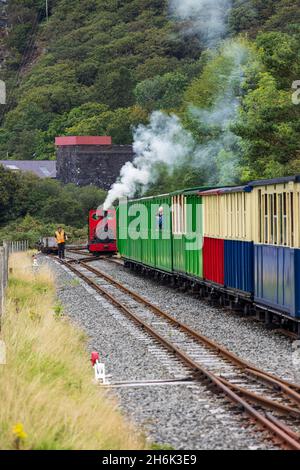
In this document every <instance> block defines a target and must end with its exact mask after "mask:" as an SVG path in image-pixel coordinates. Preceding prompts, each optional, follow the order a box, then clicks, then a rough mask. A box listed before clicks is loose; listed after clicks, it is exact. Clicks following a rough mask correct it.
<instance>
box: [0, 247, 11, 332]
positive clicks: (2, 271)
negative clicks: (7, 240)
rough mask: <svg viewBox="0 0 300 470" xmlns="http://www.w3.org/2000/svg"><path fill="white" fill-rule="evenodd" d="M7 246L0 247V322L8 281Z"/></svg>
mask: <svg viewBox="0 0 300 470" xmlns="http://www.w3.org/2000/svg"><path fill="white" fill-rule="evenodd" d="M8 257H9V251H8V246H7V245H5V244H4V246H3V247H0V323H1V318H2V315H3V313H4V296H5V289H6V287H7V282H8Z"/></svg>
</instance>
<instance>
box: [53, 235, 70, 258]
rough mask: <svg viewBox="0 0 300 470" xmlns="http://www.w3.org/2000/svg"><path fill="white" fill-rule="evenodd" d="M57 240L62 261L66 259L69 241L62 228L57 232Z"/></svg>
mask: <svg viewBox="0 0 300 470" xmlns="http://www.w3.org/2000/svg"><path fill="white" fill-rule="evenodd" d="M55 239H56V242H57V246H58V256H59V258H60V259H64V257H65V247H66V241H67V240H68V237H67V235H66V233H65V231H64V230H63V228H62V227H58V229H57V231H56V232H55Z"/></svg>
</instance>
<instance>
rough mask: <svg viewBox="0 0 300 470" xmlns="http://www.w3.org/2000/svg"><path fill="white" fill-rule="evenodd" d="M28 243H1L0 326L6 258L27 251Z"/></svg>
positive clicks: (5, 281) (5, 280)
mask: <svg viewBox="0 0 300 470" xmlns="http://www.w3.org/2000/svg"><path fill="white" fill-rule="evenodd" d="M28 248H29V243H28V241H27V240H24V241H19V242H3V246H0V326H1V319H2V316H3V314H4V301H5V290H6V287H7V283H8V258H9V255H10V254H11V253H18V252H21V251H27V250H28Z"/></svg>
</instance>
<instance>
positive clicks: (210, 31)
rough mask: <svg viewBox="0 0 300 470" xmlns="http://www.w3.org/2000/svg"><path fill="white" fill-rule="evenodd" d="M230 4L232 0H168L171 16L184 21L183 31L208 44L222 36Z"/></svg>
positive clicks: (215, 41) (214, 42)
mask: <svg viewBox="0 0 300 470" xmlns="http://www.w3.org/2000/svg"><path fill="white" fill-rule="evenodd" d="M231 5H232V0H169V6H170V12H171V14H172V16H174V17H175V18H177V19H179V20H182V21H184V22H185V25H184V27H183V29H184V31H185V32H187V33H192V34H196V35H198V36H199V38H200V39H201V40H202V41H203V42H205V43H206V44H207V45H209V46H213V45H215V44H216V43H217V42H218V41H219V40H220V39H221V38H222V37H224V35H225V33H226V29H227V27H226V19H227V15H228V13H229V11H230V9H231Z"/></svg>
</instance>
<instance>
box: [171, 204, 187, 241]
mask: <svg viewBox="0 0 300 470" xmlns="http://www.w3.org/2000/svg"><path fill="white" fill-rule="evenodd" d="M172 223H173V233H175V234H178V235H180V234H184V233H186V207H185V197H184V196H183V195H179V196H174V197H173V201H172Z"/></svg>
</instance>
